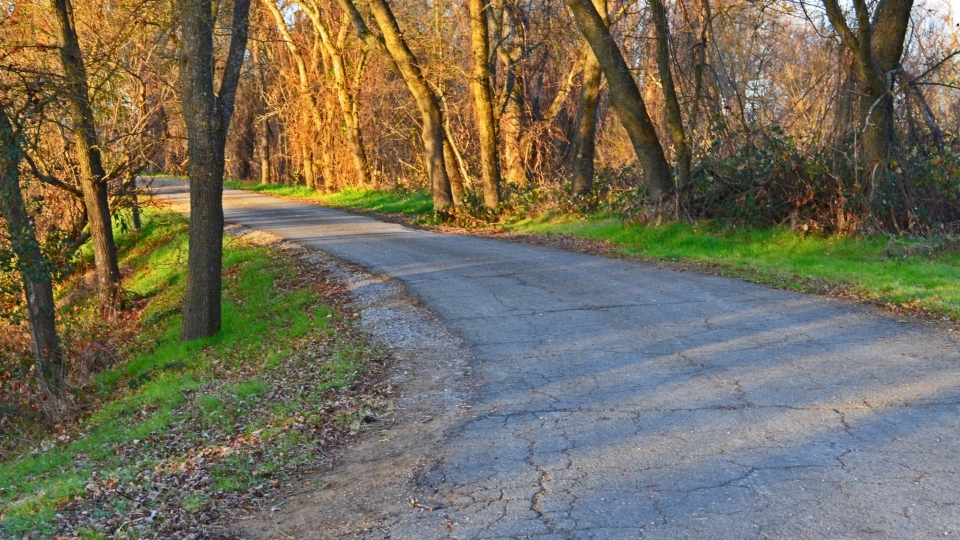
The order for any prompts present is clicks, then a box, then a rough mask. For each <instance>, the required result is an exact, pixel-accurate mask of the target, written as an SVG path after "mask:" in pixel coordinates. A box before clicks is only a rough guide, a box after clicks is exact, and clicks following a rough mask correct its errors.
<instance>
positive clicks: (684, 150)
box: [648, 0, 691, 186]
mask: <svg viewBox="0 0 960 540" xmlns="http://www.w3.org/2000/svg"><path fill="white" fill-rule="evenodd" d="M648 1H649V2H650V11H651V12H652V15H653V27H654V30H655V32H656V35H657V71H658V72H659V73H660V83H661V84H662V85H663V101H664V105H665V107H666V109H667V124H669V126H670V136H671V138H672V139H673V149H674V158H675V159H676V161H677V176H678V183H679V185H680V186H686V185H687V183H688V182H689V181H690V160H691V155H690V145H689V144H687V134H686V132H685V131H684V128H683V115H682V114H681V113H680V100H679V98H677V89H676V88H675V87H674V85H673V74H672V73H671V72H670V27H669V25H668V23H667V10H666V9H664V7H663V3H662V2H661V1H660V0H648Z"/></svg>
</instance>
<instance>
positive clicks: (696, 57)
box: [690, 0, 711, 133]
mask: <svg viewBox="0 0 960 540" xmlns="http://www.w3.org/2000/svg"><path fill="white" fill-rule="evenodd" d="M699 3H700V6H699V7H700V9H699V10H698V13H697V21H696V24H691V26H692V27H693V29H694V30H696V31H697V32H698V35H697V42H696V43H695V44H694V49H693V59H692V63H693V106H692V109H691V111H690V132H691V133H693V132H694V131H695V130H696V129H697V122H699V119H700V102H701V101H702V100H703V70H704V68H705V67H706V65H707V40H708V39H709V35H710V34H709V29H710V24H711V22H710V18H711V15H710V0H700V2H699Z"/></svg>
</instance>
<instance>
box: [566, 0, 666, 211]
mask: <svg viewBox="0 0 960 540" xmlns="http://www.w3.org/2000/svg"><path fill="white" fill-rule="evenodd" d="M565 1H566V4H567V6H568V7H569V8H570V10H571V11H572V12H573V16H574V18H575V19H576V22H577V26H578V27H579V28H580V32H581V33H582V34H583V36H584V38H586V40H587V43H589V44H590V48H591V49H593V54H594V56H595V57H596V58H597V60H598V61H599V62H600V67H601V69H602V70H603V74H604V76H606V78H607V81H609V87H610V98H611V101H612V104H611V106H612V108H613V111H614V113H616V115H617V118H619V119H620V123H621V124H623V127H624V128H625V129H626V130H627V135H629V136H630V141H631V142H632V143H633V149H634V151H635V152H636V153H637V158H638V159H639V161H640V166H641V167H642V168H643V176H644V181H645V182H646V185H647V187H648V188H649V189H650V195H651V196H652V197H653V198H654V199H659V198H661V197H663V196H664V195H666V194H668V193H669V192H670V190H671V189H672V188H673V178H672V177H671V174H670V165H669V164H668V163H667V159H666V157H665V156H664V154H663V146H661V145H660V140H659V139H658V138H657V132H656V130H655V129H654V127H653V122H652V121H651V120H650V115H649V114H647V108H646V106H645V105H644V103H643V98H642V97H641V96H640V89H639V88H638V87H637V82H636V81H635V80H634V79H633V75H632V74H631V73H630V69H629V67H627V62H626V60H624V58H623V54H622V53H621V52H620V49H619V47H617V44H616V42H615V41H614V40H613V36H611V35H610V31H609V29H607V25H606V24H604V22H603V18H602V17H600V14H599V13H598V12H597V10H596V8H594V7H593V4H591V3H590V0H565Z"/></svg>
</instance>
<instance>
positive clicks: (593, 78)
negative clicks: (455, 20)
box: [571, 0, 608, 196]
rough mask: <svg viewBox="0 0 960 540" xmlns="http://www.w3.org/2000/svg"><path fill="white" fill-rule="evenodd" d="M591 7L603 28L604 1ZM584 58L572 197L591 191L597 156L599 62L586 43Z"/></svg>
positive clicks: (575, 140)
mask: <svg viewBox="0 0 960 540" xmlns="http://www.w3.org/2000/svg"><path fill="white" fill-rule="evenodd" d="M593 5H594V6H595V7H596V9H597V13H599V14H600V17H601V18H602V19H603V22H604V24H607V16H608V14H607V1H606V0H593ZM583 56H584V62H583V82H582V83H581V85H580V99H579V101H578V106H577V116H576V118H575V120H574V127H573V129H574V131H573V141H572V144H571V153H572V154H573V167H572V169H573V186H572V187H573V194H574V195H581V196H582V195H586V194H587V193H589V192H590V189H592V188H593V177H594V174H595V171H594V164H593V162H594V160H595V159H596V154H597V141H596V139H597V104H598V102H599V101H600V83H601V82H602V79H603V71H602V70H601V68H600V62H598V61H597V57H596V56H594V54H593V50H592V49H590V44H589V43H587V44H586V45H585V46H584V50H583Z"/></svg>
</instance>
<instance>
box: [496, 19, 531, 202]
mask: <svg viewBox="0 0 960 540" xmlns="http://www.w3.org/2000/svg"><path fill="white" fill-rule="evenodd" d="M499 22H500V28H499V32H498V33H499V34H500V36H499V42H500V44H499V46H498V47H497V56H499V57H500V60H501V62H503V65H504V73H505V75H506V77H505V78H504V92H503V95H504V104H503V113H502V114H501V115H500V138H501V142H502V143H503V162H504V169H505V172H504V176H505V178H506V180H507V182H509V183H510V184H513V185H516V186H521V187H523V186H525V185H527V164H526V160H525V157H526V155H525V152H524V140H523V128H524V109H525V108H526V103H525V96H524V85H525V83H524V78H523V69H522V66H521V65H520V60H521V58H522V56H523V49H522V47H521V45H520V42H521V36H520V32H521V30H522V27H521V25H520V22H519V21H518V20H517V17H516V15H515V14H513V13H511V12H510V10H508V9H503V12H502V14H501V17H500V19H499Z"/></svg>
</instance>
